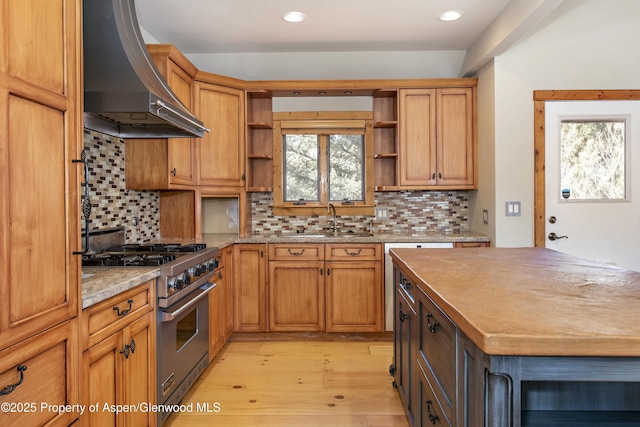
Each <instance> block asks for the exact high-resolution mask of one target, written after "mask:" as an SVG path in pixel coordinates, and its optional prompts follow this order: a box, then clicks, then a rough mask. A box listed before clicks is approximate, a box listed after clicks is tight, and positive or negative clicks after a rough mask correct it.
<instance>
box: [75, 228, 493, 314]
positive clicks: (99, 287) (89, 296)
mask: <svg viewBox="0 0 640 427" xmlns="http://www.w3.org/2000/svg"><path fill="white" fill-rule="evenodd" d="M314 236H321V237H314ZM488 241H489V238H488V237H487V236H483V235H481V234H477V233H418V234H374V235H370V236H363V235H357V236H349V235H348V234H344V233H343V234H340V235H337V236H330V237H329V236H325V235H324V234H322V235H320V234H315V233H313V232H310V231H308V232H307V233H306V234H304V233H301V234H297V233H292V234H287V235H275V234H274V235H252V236H246V237H239V236H237V235H235V234H205V235H204V236H203V237H202V239H197V240H195V239H160V240H157V241H155V242H151V243H182V244H187V243H194V242H203V243H206V244H207V246H208V247H217V248H220V249H223V248H225V247H227V246H230V245H233V244H234V243H285V242H286V243H309V242H315V243H337V242H345V243H354V242H358V243H386V242H395V243H399V242H406V243H410V242H422V243H429V242H488ZM159 275H160V269H159V268H158V267H83V268H82V276H83V277H82V308H83V309H84V308H87V307H89V306H91V305H93V304H97V303H99V302H101V301H104V300H106V299H108V298H110V297H112V296H114V295H117V294H119V293H121V292H124V291H126V290H128V289H131V288H134V287H136V286H138V285H140V284H142V283H144V282H146V281H148V280H151V279H155V278H156V277H158V276H159Z"/></svg>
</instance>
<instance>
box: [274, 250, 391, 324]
mask: <svg viewBox="0 0 640 427" xmlns="http://www.w3.org/2000/svg"><path fill="white" fill-rule="evenodd" d="M382 283H383V282H382V248H381V245H379V244H355V245H354V244H326V245H325V244H307V243H294V244H282V243H280V244H272V245H269V330H270V331H274V332H276V331H280V332H284V331H287V332H288V331H326V332H379V331H382V328H383V314H384V309H383V286H382Z"/></svg>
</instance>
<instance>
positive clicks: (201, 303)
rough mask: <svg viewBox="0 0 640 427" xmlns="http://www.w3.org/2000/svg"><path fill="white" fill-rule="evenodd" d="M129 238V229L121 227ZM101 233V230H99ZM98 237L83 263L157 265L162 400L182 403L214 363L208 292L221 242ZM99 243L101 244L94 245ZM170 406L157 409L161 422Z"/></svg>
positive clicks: (212, 284)
mask: <svg viewBox="0 0 640 427" xmlns="http://www.w3.org/2000/svg"><path fill="white" fill-rule="evenodd" d="M118 232H119V233H121V236H120V237H119V238H122V239H123V238H124V230H122V229H119V230H118ZM98 234H101V233H98ZM102 234H104V235H103V236H102V237H103V238H104V239H105V241H110V242H111V244H109V243H101V244H100V243H98V242H99V241H100V239H98V240H94V241H93V242H94V243H95V244H94V245H93V246H92V245H91V243H90V248H91V249H94V250H92V251H89V252H88V253H85V254H84V255H83V260H82V265H83V266H103V267H129V266H157V267H158V268H159V269H160V276H159V277H158V278H157V280H156V297H157V310H156V311H157V323H156V330H157V338H156V346H157V352H156V356H157V366H158V369H157V374H158V377H157V384H158V388H157V400H158V402H157V403H158V404H161V405H163V406H162V407H164V408H170V407H171V406H172V405H175V404H177V403H179V402H180V401H181V400H182V398H183V397H184V395H185V394H186V393H187V391H188V390H189V388H190V387H191V385H192V384H193V383H194V382H195V380H196V379H197V378H198V377H199V376H200V374H201V373H202V371H204V369H205V368H206V367H207V366H208V365H209V298H208V293H209V292H210V291H211V290H212V289H213V288H215V286H216V283H215V278H217V277H218V275H217V273H218V272H217V269H218V266H219V264H220V256H221V255H220V253H219V250H218V248H208V247H207V246H206V245H205V244H201V243H190V244H180V243H168V244H132V245H131V244H130V245H124V244H121V243H120V244H115V245H113V241H112V240H109V239H115V240H118V238H117V237H116V238H114V237H113V236H107V234H108V233H107V232H106V231H105V232H104V233H102ZM96 248H98V250H95V249H96ZM169 415H170V412H168V411H165V412H159V413H158V425H162V424H163V423H164V421H165V420H166V419H167V418H168V416H169Z"/></svg>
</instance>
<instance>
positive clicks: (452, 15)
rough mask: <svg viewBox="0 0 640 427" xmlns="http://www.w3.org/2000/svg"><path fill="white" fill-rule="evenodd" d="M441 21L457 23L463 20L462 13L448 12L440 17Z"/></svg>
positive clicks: (456, 11)
mask: <svg viewBox="0 0 640 427" xmlns="http://www.w3.org/2000/svg"><path fill="white" fill-rule="evenodd" d="M439 18H440V20H441V21H445V22H450V21H457V20H458V19H460V18H462V12H461V11H459V10H447V11H446V12H444V13H442V14H441V15H440V16H439Z"/></svg>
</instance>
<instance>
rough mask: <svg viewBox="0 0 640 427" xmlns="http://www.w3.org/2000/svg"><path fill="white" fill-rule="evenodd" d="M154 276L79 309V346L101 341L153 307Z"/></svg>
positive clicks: (83, 347)
mask: <svg viewBox="0 0 640 427" xmlns="http://www.w3.org/2000/svg"><path fill="white" fill-rule="evenodd" d="M154 298H155V280H150V281H148V282H146V283H143V284H141V285H140V286H137V287H135V288H133V289H129V290H128V291H126V292H123V293H121V294H118V295H116V296H114V297H112V298H109V299H108V300H106V301H103V302H101V303H98V304H96V305H93V306H91V307H88V308H86V309H84V310H82V316H81V328H82V329H81V335H80V336H81V340H82V349H83V350H86V349H87V348H89V347H91V346H92V345H94V344H96V343H98V342H100V341H102V340H103V339H105V338H106V337H108V336H109V335H111V334H113V333H114V332H116V331H118V330H120V329H122V328H123V327H124V326H125V325H127V324H128V323H131V322H132V321H133V320H135V319H138V318H139V317H141V316H142V315H144V314H145V313H148V312H149V311H152V310H153V308H154V304H155V301H154Z"/></svg>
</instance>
